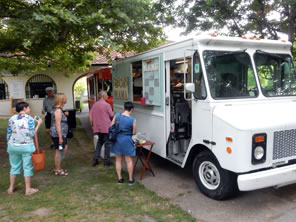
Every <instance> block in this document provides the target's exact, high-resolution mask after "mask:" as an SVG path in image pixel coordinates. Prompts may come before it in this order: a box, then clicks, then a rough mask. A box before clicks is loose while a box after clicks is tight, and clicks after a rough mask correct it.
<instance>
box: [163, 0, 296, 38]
mask: <svg viewBox="0 0 296 222" xmlns="http://www.w3.org/2000/svg"><path fill="white" fill-rule="evenodd" d="M173 2H175V0H162V1H161V4H162V5H166V6H168V7H170V9H171V13H173V14H174V15H175V17H174V18H175V19H174V23H175V24H176V25H177V26H180V27H185V32H184V33H185V34H188V33H190V32H193V31H209V30H215V31H216V32H217V33H224V34H225V33H226V32H227V34H230V35H233V36H242V35H244V34H246V33H248V32H251V33H254V35H258V36H260V37H261V38H271V39H279V33H280V32H282V33H286V34H287V35H288V39H289V41H290V42H292V44H293V43H294V40H295V32H296V29H295V26H296V1H295V0H224V1H221V0H184V2H183V3H182V4H181V5H177V6H175V7H172V6H173V5H172V3H173ZM274 15H278V18H274ZM225 28H226V29H225Z"/></svg>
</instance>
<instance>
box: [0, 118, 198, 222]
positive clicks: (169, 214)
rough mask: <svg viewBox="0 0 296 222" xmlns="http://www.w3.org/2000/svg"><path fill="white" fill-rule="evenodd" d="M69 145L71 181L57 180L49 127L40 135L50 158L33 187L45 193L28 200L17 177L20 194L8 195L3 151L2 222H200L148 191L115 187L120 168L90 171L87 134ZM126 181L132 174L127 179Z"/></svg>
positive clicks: (0, 128)
mask: <svg viewBox="0 0 296 222" xmlns="http://www.w3.org/2000/svg"><path fill="white" fill-rule="evenodd" d="M6 127H7V120H3V119H0V134H1V136H3V135H5V133H6ZM73 133H74V138H72V139H69V153H68V155H67V156H66V158H65V160H64V162H63V168H66V169H67V170H68V172H69V176H66V177H61V176H55V175H54V174H53V172H52V170H53V169H54V162H53V156H54V150H52V149H49V148H48V147H49V144H50V141H49V138H48V137H47V135H46V133H45V130H44V125H43V126H42V127H41V130H40V132H39V133H38V138H39V144H40V148H42V149H44V150H45V152H46V169H45V170H44V171H40V172H35V175H34V176H33V179H32V187H35V188H38V189H39V190H40V191H39V192H38V193H37V194H34V195H32V196H25V195H24V192H25V188H24V180H23V176H22V175H20V176H18V177H17V181H16V189H17V190H16V191H15V194H13V195H8V194H7V193H6V190H7V188H8V186H9V170H10V166H9V163H8V154H7V153H6V147H5V148H4V147H3V146H2V147H0V175H1V177H0V218H1V219H0V220H1V221H72V222H74V221H110V222H111V221H116V222H117V221H139V222H140V221H149V222H150V221H196V220H195V219H194V218H193V217H192V216H191V215H190V214H188V213H186V212H184V211H183V210H182V209H180V208H179V207H177V206H175V205H173V204H170V203H169V202H168V200H167V199H164V198H161V197H159V196H157V195H156V194H155V193H153V192H151V191H149V190H147V189H146V188H145V187H144V186H143V185H141V184H139V183H136V184H135V185H134V186H128V185H127V183H125V184H122V185H118V184H117V183H116V180H117V179H116V173H115V167H114V166H112V167H110V168H105V167H103V166H102V165H101V164H100V165H99V166H97V167H91V166H90V164H91V158H92V154H93V146H92V139H91V138H89V137H88V135H87V134H86V132H85V131H84V129H81V128H80V129H75V130H74V132H73ZM123 176H124V177H125V179H126V180H127V173H126V172H125V173H124V174H123Z"/></svg>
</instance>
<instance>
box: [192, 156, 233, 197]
mask: <svg viewBox="0 0 296 222" xmlns="http://www.w3.org/2000/svg"><path fill="white" fill-rule="evenodd" d="M192 167H193V169H192V171H193V176H194V179H195V182H196V184H197V186H198V188H199V189H200V191H201V192H202V193H203V194H205V195H206V196H208V197H210V198H212V199H215V200H223V199H227V198H229V197H232V196H234V195H235V194H237V193H238V188H237V176H236V174H234V173H232V172H230V171H228V170H224V169H222V168H221V166H220V164H219V162H218V161H217V159H216V157H215V156H214V155H213V154H212V153H211V152H209V151H203V152H201V153H199V154H198V155H197V156H196V157H195V159H194V162H193V165H192Z"/></svg>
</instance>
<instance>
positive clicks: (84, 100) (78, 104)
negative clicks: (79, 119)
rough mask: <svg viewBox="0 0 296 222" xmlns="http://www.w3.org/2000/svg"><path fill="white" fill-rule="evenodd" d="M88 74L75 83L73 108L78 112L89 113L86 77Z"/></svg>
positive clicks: (81, 76) (73, 87)
mask: <svg viewBox="0 0 296 222" xmlns="http://www.w3.org/2000/svg"><path fill="white" fill-rule="evenodd" d="M87 75H88V73H85V74H82V75H80V76H79V77H78V78H77V79H76V80H75V81H74V83H73V86H72V93H73V107H74V108H75V109H76V111H80V112H88V111H89V110H88V91H87V82H86V77H87Z"/></svg>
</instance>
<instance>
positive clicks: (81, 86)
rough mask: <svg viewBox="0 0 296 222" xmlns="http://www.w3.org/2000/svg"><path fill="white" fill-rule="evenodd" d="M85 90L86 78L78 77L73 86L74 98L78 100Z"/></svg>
mask: <svg viewBox="0 0 296 222" xmlns="http://www.w3.org/2000/svg"><path fill="white" fill-rule="evenodd" d="M85 91H86V78H85V77H84V78H81V79H79V80H78V81H77V82H76V83H75V86H74V98H75V99H76V100H80V98H81V97H82V96H83V95H84V93H85Z"/></svg>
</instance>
